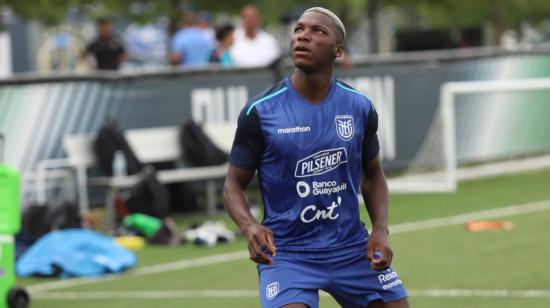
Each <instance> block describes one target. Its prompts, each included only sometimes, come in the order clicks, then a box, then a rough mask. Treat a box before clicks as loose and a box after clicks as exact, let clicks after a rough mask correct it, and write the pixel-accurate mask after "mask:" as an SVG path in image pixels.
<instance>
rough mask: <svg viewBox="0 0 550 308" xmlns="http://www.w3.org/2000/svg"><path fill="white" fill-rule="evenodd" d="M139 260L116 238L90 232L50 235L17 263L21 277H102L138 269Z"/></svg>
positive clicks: (41, 239) (66, 232)
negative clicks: (115, 239) (118, 242)
mask: <svg viewBox="0 0 550 308" xmlns="http://www.w3.org/2000/svg"><path fill="white" fill-rule="evenodd" d="M136 263H137V258H136V256H135V255H134V253H132V252H131V251H129V250H127V249H125V248H123V247H120V246H119V245H117V244H116V243H115V241H114V240H113V239H111V238H110V237H107V236H105V235H102V234H100V233H98V232H95V231H92V230H86V229H66V230H59V231H54V232H50V233H48V234H46V235H45V236H43V237H42V238H40V240H38V241H37V242H36V243H34V245H32V246H31V248H29V249H28V250H27V251H26V252H25V253H24V254H23V255H22V256H21V257H20V258H19V260H18V261H17V263H16V265H15V271H16V273H17V275H18V276H21V277H28V276H32V275H42V276H52V275H56V274H59V275H60V276H61V277H71V276H98V275H102V274H106V273H117V272H121V271H124V270H126V269H128V268H131V267H133V266H135V265H136Z"/></svg>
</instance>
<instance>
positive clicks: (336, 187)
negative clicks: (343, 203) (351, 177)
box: [296, 181, 348, 198]
mask: <svg viewBox="0 0 550 308" xmlns="http://www.w3.org/2000/svg"><path fill="white" fill-rule="evenodd" d="M312 188H313V189H312ZM347 188H348V184H347V183H345V182H344V183H338V182H336V181H322V182H317V181H313V182H311V187H310V185H309V184H308V183H307V182H305V181H298V182H297V183H296V192H297V193H298V196H300V198H305V197H307V196H309V194H310V193H312V194H313V195H314V196H321V195H327V196H330V195H331V194H337V193H339V192H340V191H342V190H346V189H347Z"/></svg>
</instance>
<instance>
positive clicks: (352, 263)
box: [224, 7, 408, 308]
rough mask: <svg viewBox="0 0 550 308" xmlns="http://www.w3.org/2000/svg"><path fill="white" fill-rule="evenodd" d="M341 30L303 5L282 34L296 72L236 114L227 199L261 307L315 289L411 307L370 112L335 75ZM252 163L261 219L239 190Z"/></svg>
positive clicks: (307, 297)
mask: <svg viewBox="0 0 550 308" xmlns="http://www.w3.org/2000/svg"><path fill="white" fill-rule="evenodd" d="M345 33H346V31H345V28H344V26H343V24H342V22H341V21H340V19H339V18H338V17H337V16H336V15H335V14H334V13H332V12H330V11H328V10H326V9H324V8H318V7H315V8H310V9H308V10H306V11H305V12H304V13H303V15H302V16H301V17H300V19H299V21H298V23H297V24H296V26H295V27H294V32H293V34H292V39H291V55H292V60H293V62H294V66H295V70H294V73H293V74H292V75H291V76H290V77H288V78H286V79H284V80H283V81H281V82H279V83H278V84H276V85H275V86H274V87H272V88H271V89H269V90H267V91H266V92H264V93H262V94H260V95H258V96H257V97H255V98H253V99H252V100H251V101H250V102H249V103H248V104H247V105H246V106H245V108H244V109H243V110H242V112H241V114H240V116H239V123H238V128H237V132H236V135H235V140H234V143H233V148H232V150H231V158H230V167H229V170H228V174H227V178H226V182H225V187H224V200H225V206H226V208H227V211H228V212H229V214H230V216H231V217H232V218H233V220H234V221H235V222H236V223H237V225H238V226H239V228H240V230H241V231H242V233H243V234H244V235H245V237H246V239H247V241H248V250H249V252H250V259H252V260H253V261H254V262H256V263H258V265H257V267H258V273H259V280H260V298H261V303H262V307H318V306H319V294H318V291H319V290H324V291H326V292H328V293H329V294H331V295H332V296H333V297H334V298H335V299H336V301H338V303H339V304H340V305H342V306H343V307H371V308H372V307H391V308H397V307H408V301H407V294H406V291H405V289H404V287H403V285H402V282H401V280H400V278H399V276H398V275H397V273H396V272H395V271H394V270H393V269H392V268H391V267H390V264H391V261H392V255H393V253H392V250H391V248H390V245H389V243H388V222H387V212H388V189H387V185H386V180H385V177H384V172H383V170H382V167H381V165H380V159H379V156H378V152H379V144H378V138H377V136H376V130H377V127H378V118H377V114H376V111H375V109H374V107H373V105H372V103H371V101H370V100H369V99H368V97H366V96H365V95H364V94H362V93H360V92H358V91H356V90H354V89H353V88H351V87H350V86H348V85H346V84H344V83H342V82H340V81H338V80H336V79H334V78H333V76H332V74H333V68H334V62H335V59H336V58H337V57H340V56H341V55H342V53H343V42H344V38H345ZM256 170H258V176H259V182H260V188H261V192H262V198H263V203H264V219H263V221H262V223H261V224H259V223H258V222H257V221H256V220H255V219H254V217H253V216H252V215H251V213H250V210H249V207H248V202H247V198H246V187H247V185H248V184H249V182H250V181H251V179H252V177H253V176H254V173H255V171H256ZM359 190H360V191H361V193H362V194H363V198H364V201H365V204H366V207H367V211H368V213H369V216H370V219H371V221H372V225H373V229H372V232H371V234H370V236H369V234H368V232H367V230H366V229H365V227H364V224H363V223H362V222H361V221H360V220H359V200H358V198H357V195H358V192H359Z"/></svg>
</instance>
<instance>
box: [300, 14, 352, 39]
mask: <svg viewBox="0 0 550 308" xmlns="http://www.w3.org/2000/svg"><path fill="white" fill-rule="evenodd" d="M309 12H316V13H321V14H323V15H326V16H328V17H329V18H330V19H331V20H332V22H334V25H335V26H336V29H337V30H338V32H339V33H340V35H341V36H342V42H344V40H345V39H346V27H344V23H343V22H342V21H341V20H340V18H338V16H336V14H334V13H333V12H332V11H330V10H327V9H325V8H323V7H319V6H316V7H312V8H309V9H307V10H305V11H304V14H305V13H309Z"/></svg>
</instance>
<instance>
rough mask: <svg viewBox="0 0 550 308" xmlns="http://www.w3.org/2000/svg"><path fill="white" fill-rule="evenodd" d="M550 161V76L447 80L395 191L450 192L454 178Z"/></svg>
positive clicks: (393, 180)
mask: <svg viewBox="0 0 550 308" xmlns="http://www.w3.org/2000/svg"><path fill="white" fill-rule="evenodd" d="M549 167H550V78H540V79H520V80H499V81H468V82H448V83H445V84H443V85H442V86H441V91H440V102H439V107H438V110H437V111H436V112H435V113H434V117H433V119H432V123H431V125H430V128H429V130H428V132H427V133H426V135H425V138H424V141H423V142H422V145H421V146H420V148H419V150H418V151H417V152H416V154H415V155H414V157H413V158H412V159H411V160H410V162H409V164H408V165H407V166H406V168H403V170H401V171H400V172H399V173H398V174H397V175H396V176H389V180H388V184H389V187H390V190H391V191H393V192H452V191H455V190H456V187H457V182H458V181H459V180H463V179H474V178H481V177H487V176H496V175H501V174H506V173H513V172H522V171H527V170H536V169H542V168H549Z"/></svg>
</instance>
